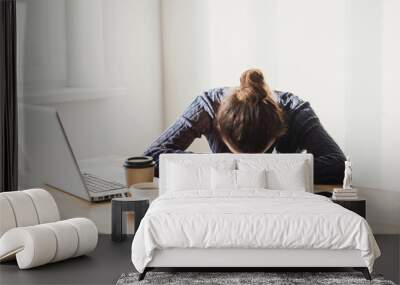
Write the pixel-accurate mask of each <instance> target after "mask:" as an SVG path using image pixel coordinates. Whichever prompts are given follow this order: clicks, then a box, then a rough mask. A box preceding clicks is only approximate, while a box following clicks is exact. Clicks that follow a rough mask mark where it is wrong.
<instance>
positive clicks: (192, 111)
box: [144, 95, 212, 177]
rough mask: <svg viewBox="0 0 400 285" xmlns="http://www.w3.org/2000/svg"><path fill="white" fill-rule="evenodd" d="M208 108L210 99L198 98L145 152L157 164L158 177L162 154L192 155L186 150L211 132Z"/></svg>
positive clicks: (203, 96)
mask: <svg viewBox="0 0 400 285" xmlns="http://www.w3.org/2000/svg"><path fill="white" fill-rule="evenodd" d="M207 106H210V102H209V99H208V98H207V97H206V96H205V95H202V96H197V97H196V98H195V99H194V101H193V102H192V103H191V104H190V105H189V107H188V108H187V109H186V110H185V111H184V112H183V114H182V115H181V116H180V117H179V118H178V119H177V120H176V121H175V122H174V123H173V124H172V125H171V126H170V127H169V128H168V129H167V130H166V131H164V132H163V133H162V134H161V136H160V137H158V138H157V139H156V140H155V141H154V142H153V143H152V144H151V145H150V147H149V148H148V149H147V150H146V151H145V152H144V155H148V156H151V157H153V159H154V160H155V162H156V169H155V176H156V177H158V166H159V165H158V164H159V156H160V154H163V153H190V152H189V151H186V149H187V148H188V147H189V146H190V145H191V144H192V142H193V141H194V140H195V139H196V138H200V137H201V136H202V135H206V134H207V133H209V132H210V130H211V127H212V117H211V116H210V113H209V111H207V110H206V109H207Z"/></svg>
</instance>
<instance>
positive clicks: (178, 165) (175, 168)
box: [167, 160, 235, 191]
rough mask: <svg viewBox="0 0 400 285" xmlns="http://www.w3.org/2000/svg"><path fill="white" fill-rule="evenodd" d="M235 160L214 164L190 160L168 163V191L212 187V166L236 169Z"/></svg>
mask: <svg viewBox="0 0 400 285" xmlns="http://www.w3.org/2000/svg"><path fill="white" fill-rule="evenodd" d="M234 167H235V164H234V161H232V160H231V161H218V162H216V163H214V164H206V163H193V162H191V161H188V160H182V161H175V162H169V163H168V170H167V173H168V174H167V175H168V177H167V191H185V190H204V189H206V190H207V189H208V190H210V189H211V168H217V169H227V170H229V169H234Z"/></svg>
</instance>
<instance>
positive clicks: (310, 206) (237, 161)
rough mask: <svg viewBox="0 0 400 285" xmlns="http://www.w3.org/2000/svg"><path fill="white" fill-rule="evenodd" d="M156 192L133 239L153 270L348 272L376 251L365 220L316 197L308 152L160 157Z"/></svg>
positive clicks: (143, 268) (141, 262)
mask: <svg viewBox="0 0 400 285" xmlns="http://www.w3.org/2000/svg"><path fill="white" fill-rule="evenodd" d="M159 185H160V188H159V192H160V196H159V197H158V198H157V199H156V200H155V201H153V203H152V204H151V206H150V208H149V210H148V211H147V213H146V215H145V217H144V218H143V220H142V222H141V224H140V226H139V228H138V230H137V232H136V234H135V237H134V240H133V243H132V262H133V264H134V266H135V268H136V269H137V270H138V271H139V272H140V273H141V274H140V276H139V279H140V280H141V279H143V278H144V277H145V274H146V272H147V271H149V270H151V269H154V268H161V267H162V268H165V267H167V268H171V267H178V268H182V267H196V268H198V267H207V268H209V267H224V268H226V267H233V268H237V269H238V270H245V268H250V267H251V268H254V267H261V268H266V267H302V268H304V267H319V268H321V267H352V268H355V269H358V270H361V271H362V272H363V274H364V276H365V278H367V279H370V278H371V277H370V274H369V273H370V272H372V269H373V263H374V261H375V259H376V258H377V257H379V255H380V251H379V248H378V246H377V244H376V241H375V239H374V237H373V234H372V232H371V229H370V227H369V225H368V223H367V222H366V220H365V219H363V218H362V217H360V216H359V215H357V214H355V213H353V212H351V211H349V210H347V209H345V208H343V207H341V206H340V205H337V204H335V203H333V202H332V201H331V200H330V199H328V198H326V197H323V196H320V195H316V194H313V158H312V155H310V154H164V155H161V157H160V181H159Z"/></svg>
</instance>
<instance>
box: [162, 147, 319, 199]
mask: <svg viewBox="0 0 400 285" xmlns="http://www.w3.org/2000/svg"><path fill="white" fill-rule="evenodd" d="M240 159H271V160H272V161H276V160H285V161H288V160H289V161H304V162H305V163H306V165H307V166H308V167H307V168H308V170H307V173H306V174H305V175H306V176H307V177H308V178H307V181H308V189H307V192H311V193H313V192H314V163H313V155H312V154H308V153H301V154H297V153H296V154H292V153H291V154H286V153H285V154H265V153H257V154H248V153H241V154H232V153H216V154H192V153H190V154H186V153H184V154H183V153H178V154H170V153H168V154H161V155H160V163H159V174H160V177H159V194H160V195H161V194H164V193H165V191H166V188H167V187H166V185H167V181H168V175H167V170H168V165H169V164H170V163H173V162H179V161H190V162H193V163H201V164H204V165H208V164H209V165H210V166H212V165H213V164H215V163H216V162H218V161H230V160H232V161H233V162H234V163H235V165H236V161H238V160H240Z"/></svg>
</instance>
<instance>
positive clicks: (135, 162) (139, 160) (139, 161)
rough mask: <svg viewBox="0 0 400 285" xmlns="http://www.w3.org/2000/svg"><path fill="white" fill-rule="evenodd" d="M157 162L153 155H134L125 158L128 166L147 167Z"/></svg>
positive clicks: (125, 165)
mask: <svg viewBox="0 0 400 285" xmlns="http://www.w3.org/2000/svg"><path fill="white" fill-rule="evenodd" d="M154 165H155V162H154V160H153V158H152V157H151V156H132V157H129V158H127V159H126V160H125V162H124V167H126V168H145V167H151V166H154Z"/></svg>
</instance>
